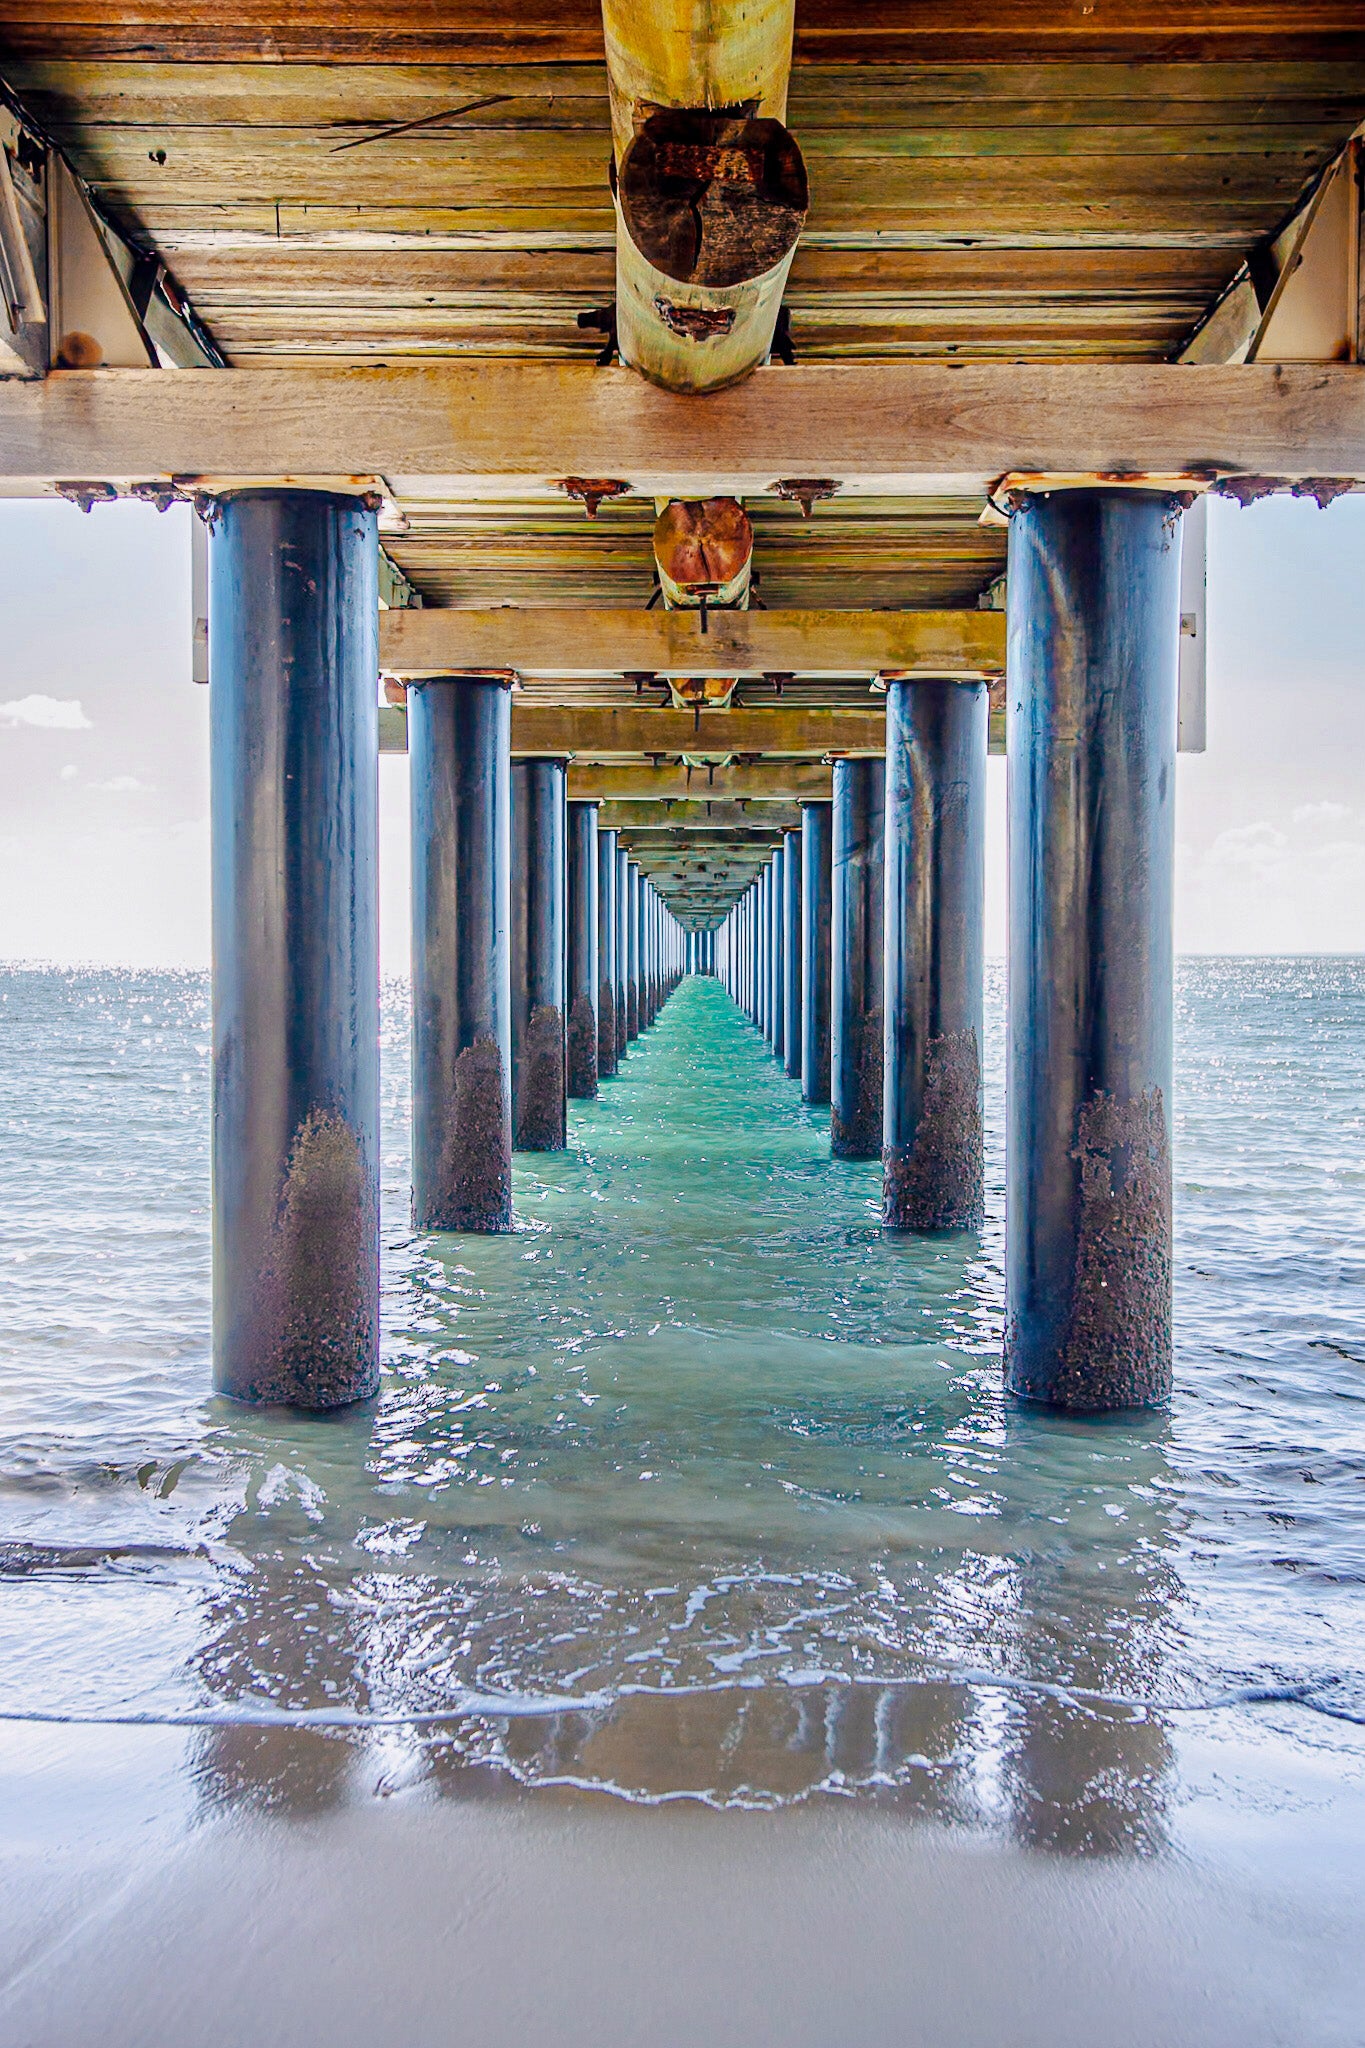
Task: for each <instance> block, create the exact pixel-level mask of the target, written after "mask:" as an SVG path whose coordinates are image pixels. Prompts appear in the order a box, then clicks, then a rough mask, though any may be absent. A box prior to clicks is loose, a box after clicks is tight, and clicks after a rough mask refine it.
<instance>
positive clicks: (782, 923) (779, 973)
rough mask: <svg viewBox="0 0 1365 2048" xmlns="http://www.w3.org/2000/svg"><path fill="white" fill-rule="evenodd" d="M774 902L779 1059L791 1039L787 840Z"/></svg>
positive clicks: (778, 858) (775, 870)
mask: <svg viewBox="0 0 1365 2048" xmlns="http://www.w3.org/2000/svg"><path fill="white" fill-rule="evenodd" d="M770 872H771V874H772V878H773V883H772V888H773V894H772V904H771V909H770V916H771V927H770V929H771V932H772V949H773V951H772V970H771V971H772V995H771V997H770V1003H771V1010H770V1016H771V1021H772V1029H771V1031H770V1032H769V1034H768V1035H769V1037H770V1038H771V1039H772V1046H773V1053H774V1056H775V1057H776V1058H777V1059H779V1060H780V1059H783V1058H785V1056H786V1043H787V1036H786V1033H787V966H786V937H787V847H786V841H785V840H784V841H783V843H782V845H781V846H779V847H778V849H777V851H776V852H775V853H774V855H773V860H772V868H771V870H770Z"/></svg>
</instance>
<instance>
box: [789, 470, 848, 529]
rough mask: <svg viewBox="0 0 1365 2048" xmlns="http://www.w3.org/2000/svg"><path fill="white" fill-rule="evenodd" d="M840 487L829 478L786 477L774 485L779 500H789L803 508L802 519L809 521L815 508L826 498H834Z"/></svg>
mask: <svg viewBox="0 0 1365 2048" xmlns="http://www.w3.org/2000/svg"><path fill="white" fill-rule="evenodd" d="M838 488H839V486H838V484H837V483H836V482H835V481H834V478H833V477H829V476H784V477H779V478H778V480H777V482H776V483H775V484H774V485H773V489H774V491H776V493H777V495H778V497H779V498H789V499H790V500H791V501H792V503H793V504H796V505H799V506H800V507H801V517H802V518H803V519H809V518H810V516H811V514H812V513H813V512H814V510H815V507H816V506H817V504H819V503H820V501H821V500H822V499H824V498H832V497H833V496H834V494H835V492H836V491H837V490H838Z"/></svg>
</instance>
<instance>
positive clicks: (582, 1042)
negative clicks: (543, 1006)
mask: <svg viewBox="0 0 1365 2048" xmlns="http://www.w3.org/2000/svg"><path fill="white" fill-rule="evenodd" d="M568 890H569V916H568V927H569V931H568V961H569V985H568V1002H569V1022H568V1043H569V1062H568V1085H567V1092H568V1093H569V1094H570V1095H571V1096H572V1097H573V1098H574V1100H575V1101H578V1102H590V1101H591V1100H592V1098H593V1096H595V1095H596V1093H597V985H598V967H597V805H596V804H595V803H574V804H570V805H569V813H568Z"/></svg>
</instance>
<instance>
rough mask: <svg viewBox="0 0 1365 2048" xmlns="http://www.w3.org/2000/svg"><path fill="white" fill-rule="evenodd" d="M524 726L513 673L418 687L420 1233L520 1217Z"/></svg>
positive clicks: (415, 1083)
mask: <svg viewBox="0 0 1365 2048" xmlns="http://www.w3.org/2000/svg"><path fill="white" fill-rule="evenodd" d="M511 736H512V722H511V693H510V690H509V688H508V685H507V683H506V681H505V680H504V679H499V678H494V677H486V676H433V677H431V678H429V679H428V680H427V681H425V682H423V683H420V684H415V685H413V687H412V688H410V690H409V692H408V753H409V762H410V769H411V788H412V806H411V808H412V1212H413V1221H414V1223H415V1224H416V1226H417V1228H418V1229H419V1230H468V1231H479V1232H485V1233H489V1232H492V1233H497V1232H502V1231H507V1230H510V1229H511V1227H512V1093H511V1075H512V989H511V966H510V952H509V916H510V888H511V879H510V878H511V825H510V806H511V758H510V747H511Z"/></svg>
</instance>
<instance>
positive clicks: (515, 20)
mask: <svg viewBox="0 0 1365 2048" xmlns="http://www.w3.org/2000/svg"><path fill="white" fill-rule="evenodd" d="M0 33H2V34H3V39H4V42H5V43H6V45H7V46H8V47H9V48H10V49H11V50H13V51H14V52H15V53H16V54H18V55H20V56H31V57H45V58H52V57H55V56H59V55H60V56H70V57H78V58H84V59H86V60H90V59H93V58H99V57H103V58H111V57H145V58H156V59H160V60H163V61H164V60H176V61H181V62H186V61H198V62H204V61H208V62H221V61H225V60H242V59H245V60H252V59H257V60H259V59H261V58H266V59H274V60H276V61H278V60H280V59H282V58H283V59H294V60H298V59H306V58H311V59H313V60H314V61H321V62H337V61H342V60H355V59H368V60H369V61H371V62H386V63H387V62H394V61H400V62H408V63H421V62H439V61H444V62H447V63H449V62H456V61H461V62H467V63H488V64H499V63H503V64H506V63H512V64H516V63H523V62H526V61H528V60H530V61H539V62H558V63H565V62H583V61H593V60H598V61H600V59H601V54H602V23H601V15H600V11H599V7H598V4H597V0H535V4H533V5H524V6H519V7H517V8H516V9H510V8H507V7H506V6H500V5H494V4H493V0H477V4H474V0H464V4H461V5H459V6H454V5H450V6H445V7H443V8H441V9H440V10H439V11H433V9H432V8H431V7H430V5H429V4H428V0H368V4H366V5H364V6H351V7H348V8H346V9H345V10H344V11H342V12H339V11H338V10H337V8H336V7H335V6H334V5H332V4H331V0H294V4H293V5H292V6H291V8H290V9H289V12H288V15H287V16H282V15H281V12H280V10H279V8H278V7H277V6H275V5H274V4H273V0H233V5H232V6H231V8H227V7H225V6H223V5H221V4H220V5H212V6H208V5H201V6H200V7H198V8H196V9H194V10H193V11H190V10H187V9H186V8H185V7H184V6H183V5H182V4H179V0H126V4H124V5H123V6H121V7H119V8H118V10H117V11H115V10H112V9H110V8H109V7H108V6H107V5H103V4H101V0H4V5H3V10H0ZM1363 48H1365V31H1362V27H1361V22H1360V14H1359V9H1358V7H1357V6H1356V5H1355V4H1354V0H1284V4H1283V5H1280V6H1271V5H1269V4H1267V0H1110V4H1109V5H1107V6H1105V7H1104V8H1102V9H1094V8H1092V9H1091V10H1090V11H1089V12H1086V11H1084V10H1082V9H1080V8H1077V7H1075V6H1074V5H1069V4H1067V0H945V4H942V5H940V6H936V7H934V8H920V7H913V8H910V7H906V6H905V5H904V4H903V0H806V4H805V5H804V6H802V7H801V8H800V9H798V15H797V30H796V59H797V62H798V63H800V62H803V61H808V60H812V59H814V60H817V61H818V60H823V61H826V62H828V61H832V60H835V61H842V62H851V63H860V62H865V61H868V60H871V61H873V62H878V61H880V62H881V63H886V62H887V61H889V60H895V61H902V62H904V61H913V60H918V61H945V62H950V61H956V60H981V59H984V58H992V59H995V60H997V61H1002V60H1011V61H1015V62H1020V61H1028V60H1032V59H1035V58H1039V59H1041V58H1048V57H1057V56H1065V57H1071V58H1085V57H1089V58H1095V57H1123V58H1128V59H1136V58H1142V57H1150V58H1154V59H1165V60H1171V59H1210V58H1227V59H1241V60H1248V59H1254V58H1260V57H1265V58H1281V59H1290V58H1303V59H1306V60H1309V61H1325V62H1330V61H1332V60H1343V59H1351V58H1358V57H1359V56H1360V54H1361V52H1362V49H1363Z"/></svg>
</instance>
